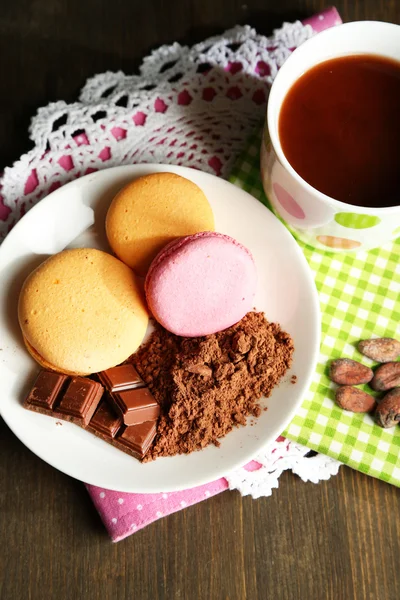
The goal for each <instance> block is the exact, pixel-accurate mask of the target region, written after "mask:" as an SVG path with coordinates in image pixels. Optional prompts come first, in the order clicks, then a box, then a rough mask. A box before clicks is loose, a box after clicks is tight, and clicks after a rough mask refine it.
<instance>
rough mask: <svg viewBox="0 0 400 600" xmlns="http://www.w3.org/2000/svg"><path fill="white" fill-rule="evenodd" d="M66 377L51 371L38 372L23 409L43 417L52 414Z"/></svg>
mask: <svg viewBox="0 0 400 600" xmlns="http://www.w3.org/2000/svg"><path fill="white" fill-rule="evenodd" d="M67 379H68V377H67V376H66V375H60V374H59V373H54V372H53V371H45V370H44V371H40V373H39V375H38V376H37V377H36V381H35V383H34V384H33V387H32V389H31V391H30V392H29V394H28V396H27V398H26V399H25V402H24V407H25V408H28V409H29V410H33V411H36V412H39V413H42V414H45V415H49V414H50V415H52V414H53V412H52V411H53V407H54V406H55V404H56V403H57V400H58V398H59V396H60V395H61V392H62V391H63V389H64V388H65V386H64V384H65V382H66V381H67Z"/></svg>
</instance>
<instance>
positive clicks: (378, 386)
mask: <svg viewBox="0 0 400 600" xmlns="http://www.w3.org/2000/svg"><path fill="white" fill-rule="evenodd" d="M370 385H371V387H372V389H373V390H376V391H377V392H386V390H391V389H393V388H395V387H397V386H400V362H388V363H385V364H384V365H381V366H380V367H378V368H377V370H376V371H375V375H374V378H373V379H372V381H371V383H370Z"/></svg>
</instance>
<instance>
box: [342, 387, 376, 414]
mask: <svg viewBox="0 0 400 600" xmlns="http://www.w3.org/2000/svg"><path fill="white" fill-rule="evenodd" d="M336 402H337V403H338V404H339V406H340V408H344V409H345V410H350V411H351V412H357V413H363V412H370V411H371V410H373V409H374V408H375V404H376V401H375V398H373V396H371V394H367V392H364V391H363V390H359V389H358V388H355V387H351V386H350V385H343V386H341V387H339V388H338V389H337V390H336Z"/></svg>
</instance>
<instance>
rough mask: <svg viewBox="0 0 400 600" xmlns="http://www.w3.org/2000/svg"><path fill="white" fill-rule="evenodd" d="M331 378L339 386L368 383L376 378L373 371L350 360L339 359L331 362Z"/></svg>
mask: <svg viewBox="0 0 400 600" xmlns="http://www.w3.org/2000/svg"><path fill="white" fill-rule="evenodd" d="M329 376H330V378H331V379H332V381H334V382H335V383H338V384H339V385H359V384H361V383H368V382H369V381H371V379H372V378H373V376H374V373H373V371H372V369H370V368H369V367H366V366H365V365H362V364H361V363H359V362H357V361H355V360H351V359H350V358H337V359H336V360H333V361H332V362H331V366H330V370H329Z"/></svg>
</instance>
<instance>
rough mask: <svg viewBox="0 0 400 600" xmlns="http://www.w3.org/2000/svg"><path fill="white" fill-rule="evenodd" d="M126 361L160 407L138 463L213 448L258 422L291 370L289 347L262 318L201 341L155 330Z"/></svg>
mask: <svg viewBox="0 0 400 600" xmlns="http://www.w3.org/2000/svg"><path fill="white" fill-rule="evenodd" d="M155 327H156V329H155V331H154V332H153V334H152V336H151V337H150V339H149V341H148V342H147V343H146V344H145V345H144V346H143V347H142V348H140V350H139V351H138V352H137V353H136V354H135V355H133V356H132V357H131V361H132V362H133V364H134V365H135V367H136V369H137V370H138V372H139V373H140V375H141V376H142V378H143V379H144V381H145V382H146V384H147V385H148V386H149V388H150V390H151V392H152V393H153V395H154V397H155V398H156V400H157V401H158V402H159V404H160V405H161V408H162V416H161V417H160V420H159V423H158V427H157V435H156V438H155V440H154V442H153V445H152V447H151V448H150V450H149V451H148V453H147V455H146V457H145V458H144V461H145V462H147V461H150V460H154V459H155V458H157V457H158V456H172V455H174V454H182V453H189V452H193V451H194V450H200V449H201V448H204V447H205V446H207V445H208V444H215V445H216V446H218V445H219V441H218V440H219V438H222V437H223V436H225V435H226V434H227V433H228V432H229V431H231V430H232V428H233V427H235V426H238V425H245V423H246V417H248V416H249V415H252V416H254V417H258V416H259V415H260V413H261V408H260V406H259V404H258V400H259V399H260V398H261V396H269V395H270V394H271V391H272V389H273V387H274V386H275V385H276V384H277V383H278V382H279V380H280V379H281V377H282V376H283V375H284V373H285V372H286V370H287V369H288V368H289V367H290V365H291V362H292V355H293V350H294V346H293V341H292V338H291V337H290V335H289V334H287V333H285V332H284V331H282V330H281V328H280V326H279V325H277V324H276V323H268V321H267V320H266V319H265V317H264V314H263V313H256V312H251V313H248V314H247V315H246V316H245V317H244V318H243V319H242V320H241V321H239V323H237V324H236V325H234V326H233V327H230V328H229V329H226V330H224V331H221V332H219V333H216V334H214V335H209V336H206V337H200V338H182V337H178V336H175V335H173V334H172V333H169V332H168V331H166V330H165V329H164V328H163V327H161V326H160V325H159V324H155Z"/></svg>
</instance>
